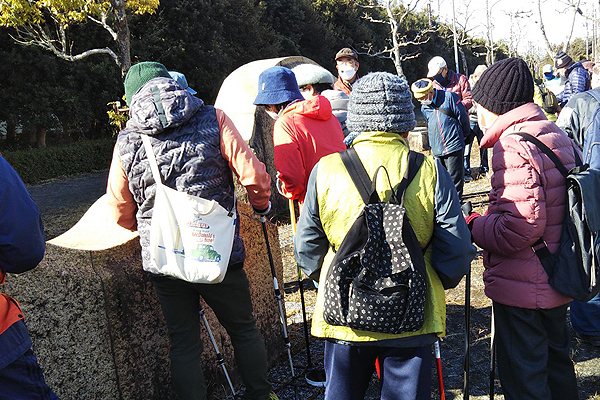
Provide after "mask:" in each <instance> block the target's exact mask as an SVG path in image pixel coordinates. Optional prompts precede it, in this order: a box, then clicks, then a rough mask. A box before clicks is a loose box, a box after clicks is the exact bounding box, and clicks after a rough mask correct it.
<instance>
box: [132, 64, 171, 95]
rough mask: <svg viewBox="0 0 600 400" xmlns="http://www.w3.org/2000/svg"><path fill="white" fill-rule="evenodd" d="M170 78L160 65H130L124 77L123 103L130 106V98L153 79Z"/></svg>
mask: <svg viewBox="0 0 600 400" xmlns="http://www.w3.org/2000/svg"><path fill="white" fill-rule="evenodd" d="M160 77H162V78H169V79H170V78H171V75H169V71H167V69H166V68H165V66H164V65H162V64H161V63H157V62H154V61H144V62H141V63H138V64H135V65H132V66H131V68H129V71H127V75H125V82H124V83H123V85H124V86H125V101H126V102H127V105H128V106H129V105H131V98H132V97H133V95H134V94H135V93H136V92H137V91H138V90H140V88H141V87H142V86H144V85H145V84H146V82H148V81H149V80H151V79H154V78H160Z"/></svg>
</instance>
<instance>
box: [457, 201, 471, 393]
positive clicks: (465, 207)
mask: <svg viewBox="0 0 600 400" xmlns="http://www.w3.org/2000/svg"><path fill="white" fill-rule="evenodd" d="M460 208H461V210H462V212H463V215H464V216H468V215H470V214H471V213H472V212H473V205H472V204H471V202H470V201H467V202H465V203H463V204H462V205H461V206H460ZM470 327H471V268H469V272H467V276H466V277H465V359H464V365H463V399H469V386H470V382H469V363H470V361H471V360H470V353H469V352H470V344H471V329H470Z"/></svg>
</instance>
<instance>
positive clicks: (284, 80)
mask: <svg viewBox="0 0 600 400" xmlns="http://www.w3.org/2000/svg"><path fill="white" fill-rule="evenodd" d="M294 100H304V97H303V96H302V93H300V89H298V82H297V81H296V76H295V75H294V73H293V72H292V70H291V69H289V68H286V67H271V68H269V69H266V70H264V71H263V72H262V73H261V74H260V76H259V77H258V94H257V95H256V99H255V100H254V105H257V106H262V105H269V104H281V103H286V102H288V101H294Z"/></svg>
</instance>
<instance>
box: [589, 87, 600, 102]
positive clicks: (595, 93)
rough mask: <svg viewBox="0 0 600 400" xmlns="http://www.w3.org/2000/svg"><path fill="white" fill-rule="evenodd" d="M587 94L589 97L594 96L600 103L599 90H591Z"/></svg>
mask: <svg viewBox="0 0 600 400" xmlns="http://www.w3.org/2000/svg"><path fill="white" fill-rule="evenodd" d="M585 93H587V94H589V95H590V96H592V97H593V98H594V99H596V101H597V102H598V103H600V93H598V91H597V90H594V89H590V90H586V92H585Z"/></svg>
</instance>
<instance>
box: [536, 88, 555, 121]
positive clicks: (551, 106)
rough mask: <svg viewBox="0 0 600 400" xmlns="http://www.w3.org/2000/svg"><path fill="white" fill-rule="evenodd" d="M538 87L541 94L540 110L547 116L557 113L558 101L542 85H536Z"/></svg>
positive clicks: (550, 91)
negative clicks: (547, 114)
mask: <svg viewBox="0 0 600 400" xmlns="http://www.w3.org/2000/svg"><path fill="white" fill-rule="evenodd" d="M538 87H539V89H540V93H541V94H542V110H544V111H545V112H547V113H549V114H556V113H557V112H558V99H557V98H556V95H555V94H554V92H552V90H549V89H548V88H547V87H546V85H544V84H541V85H538Z"/></svg>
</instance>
